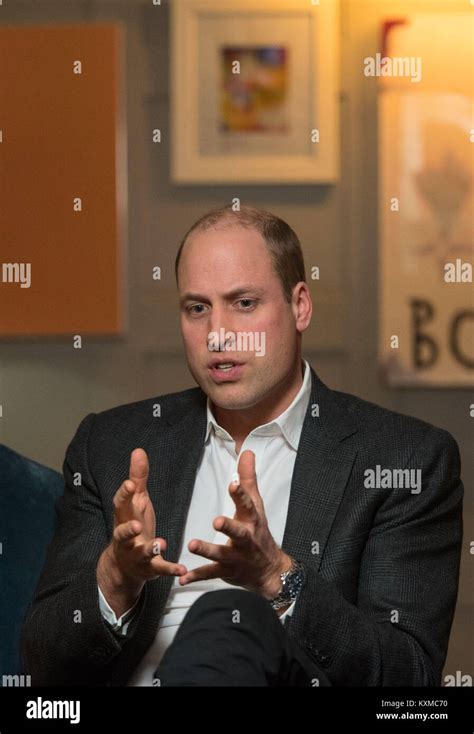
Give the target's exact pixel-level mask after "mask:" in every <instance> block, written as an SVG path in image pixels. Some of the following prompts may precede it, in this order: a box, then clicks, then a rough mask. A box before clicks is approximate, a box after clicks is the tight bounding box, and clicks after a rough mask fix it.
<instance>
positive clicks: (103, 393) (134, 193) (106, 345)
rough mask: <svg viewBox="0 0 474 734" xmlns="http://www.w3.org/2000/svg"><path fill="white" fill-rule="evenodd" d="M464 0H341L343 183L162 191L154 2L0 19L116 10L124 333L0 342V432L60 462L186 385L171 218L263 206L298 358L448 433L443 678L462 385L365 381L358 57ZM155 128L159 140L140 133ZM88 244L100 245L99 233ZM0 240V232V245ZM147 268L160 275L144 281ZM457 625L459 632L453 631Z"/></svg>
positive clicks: (364, 143) (39, 9)
mask: <svg viewBox="0 0 474 734" xmlns="http://www.w3.org/2000/svg"><path fill="white" fill-rule="evenodd" d="M465 5H466V3H465V2H462V1H461V2H458V1H457V0H451V2H450V3H449V5H448V4H446V3H435V2H421V1H420V0H412V1H411V2H392V1H391V0H380V1H378V0H373V1H372V2H370V1H369V0H342V2H341V9H342V12H341V34H342V35H341V40H342V96H341V117H342V139H341V144H342V178H341V182H340V184H338V185H337V186H334V187H324V186H304V187H298V186H279V185H275V186H263V187H260V186H240V185H235V186H234V185H231V186H230V185H228V186H174V185H173V184H172V183H171V182H170V180H169V140H170V137H171V136H172V134H173V131H172V130H170V126H169V120H168V115H169V101H170V89H169V82H168V71H169V30H168V21H169V8H168V3H166V2H165V1H164V0H163V5H162V6H153V5H152V3H151V0H150V1H149V2H148V1H145V0H97V1H96V2H93V1H87V0H68V1H67V2H65V1H64V0H60V1H58V0H51V1H50V0H42V2H41V3H38V2H37V0H15V2H9V0H4V3H3V6H2V8H1V10H0V22H4V23H7V24H9V23H21V24H48V23H69V22H84V21H90V22H97V21H100V22H102V21H107V22H108V21H120V22H122V23H124V25H125V27H126V35H127V50H126V62H127V63H126V70H127V71H126V73H127V80H126V86H127V116H128V142H129V147H128V168H129V228H128V258H129V272H128V280H127V283H126V289H127V293H128V299H129V330H128V333H127V334H126V335H125V336H124V337H123V338H122V339H119V340H116V341H95V342H89V343H88V342H87V339H85V340H83V348H82V350H74V349H73V348H72V343H70V342H67V343H66V342H65V341H55V342H52V341H48V340H36V341H35V342H28V341H26V342H22V343H15V342H5V341H3V342H1V343H0V403H1V404H2V405H3V418H1V419H0V442H2V443H5V444H7V445H9V446H11V447H12V448H14V449H16V450H17V451H19V452H22V453H24V454H26V455H27V456H30V457H31V458H33V459H36V460H37V461H40V462H42V463H45V464H48V465H50V466H53V467H56V468H58V469H59V468H60V467H61V464H62V460H63V456H64V452H65V449H66V446H67V444H68V443H69V441H70V439H71V437H72V435H73V433H74V431H75V429H76V427H77V425H78V423H79V421H80V420H81V418H82V417H83V416H84V415H86V414H87V413H88V412H91V411H93V412H97V411H100V410H103V409H106V408H108V407H111V406H113V405H117V404H120V403H125V402H130V401H133V400H137V399H141V398H144V397H147V396H150V395H157V394H160V393H164V392H169V391H174V390H180V389H183V388H185V387H189V386H191V385H192V380H191V378H190V376H189V374H188V372H187V368H186V365H185V362H184V360H183V356H182V349H181V340H180V334H179V327H178V319H177V313H176V300H175V299H176V294H175V290H174V275H173V262H174V256H175V253H176V249H177V245H178V243H179V240H180V238H181V236H182V234H183V233H184V231H185V229H186V228H187V227H188V226H190V225H191V224H192V223H193V221H194V220H195V219H197V218H198V217H199V216H200V215H201V214H202V213H203V212H205V211H206V210H208V209H210V208H213V207H215V206H218V205H223V204H225V203H229V202H230V200H231V199H232V198H233V197H234V196H238V197H240V198H241V200H242V202H245V203H252V204H254V205H256V206H262V207H265V208H268V209H270V210H272V211H274V212H275V213H276V214H278V215H279V216H281V217H283V218H284V219H286V220H287V221H288V222H289V223H290V224H292V225H293V226H294V227H295V229H296V230H297V232H298V234H299V235H300V238H301V241H302V245H303V249H304V253H305V259H306V263H307V268H308V269H309V268H310V267H311V265H318V266H319V267H320V270H321V280H320V281H313V282H312V289H313V295H314V299H315V303H316V313H315V319H314V324H313V327H312V329H311V332H310V333H309V334H308V337H307V339H306V352H305V356H306V357H307V358H308V359H309V360H310V362H311V363H312V364H313V366H314V367H315V368H316V369H317V371H318V372H319V374H320V376H321V377H322V379H323V380H324V381H326V382H327V383H328V384H329V385H331V386H332V387H334V388H337V389H343V390H345V391H347V392H354V393H356V394H358V395H360V396H361V397H364V398H366V399H369V400H372V401H374V402H378V403H381V404H382V405H384V406H386V407H388V408H391V409H395V410H398V411H401V412H406V413H409V414H412V415H416V416H418V417H420V418H423V419H425V420H428V421H430V422H432V423H434V424H436V425H439V426H442V427H444V428H446V429H447V430H449V431H451V432H452V433H453V434H454V436H455V438H456V439H457V441H458V442H459V445H460V449H461V454H462V457H463V463H464V479H465V485H466V512H465V528H466V530H465V542H464V553H463V567H462V577H461V592H460V599H459V603H458V609H457V613H456V619H455V625H454V629H453V633H452V638H451V645H450V652H449V656H448V661H447V665H446V671H445V672H446V673H448V672H449V673H451V672H455V671H456V670H461V671H462V672H463V673H470V674H471V675H473V674H474V665H473V662H474V661H473V656H472V651H471V650H472V645H469V644H466V643H467V642H469V641H472V615H473V611H474V597H473V592H472V589H473V588H474V584H473V578H472V564H473V559H474V556H472V555H470V553H469V542H470V540H471V538H472V533H473V527H474V511H473V504H472V490H471V487H472V479H473V474H474V467H473V462H472V427H471V426H472V423H471V422H470V421H472V419H470V418H469V411H468V406H469V403H470V402H473V400H472V397H471V396H470V394H469V392H468V391H467V390H455V391H453V390H390V389H387V388H385V387H384V386H382V385H381V384H380V382H379V380H378V374H377V366H376V334H377V226H378V223H377V130H376V110H377V108H376V104H377V100H376V89H375V84H374V83H373V80H368V79H367V78H365V77H364V76H363V74H362V71H361V70H362V68H363V65H362V59H363V58H364V57H365V56H367V55H373V54H375V52H376V51H377V50H379V33H380V30H379V27H380V22H381V20H382V19H386V18H387V17H397V16H403V15H405V14H406V15H409V14H411V13H413V12H419V11H429V12H432V11H435V10H437V9H438V8H439V11H440V12H443V11H445V9H446V8H447V7H448V9H449V10H465V9H466V8H465ZM156 127H159V128H161V130H162V136H163V137H162V140H163V142H162V143H161V144H160V145H156V144H153V143H152V140H151V132H152V130H153V128H156ZM97 246H100V244H99V243H98V244H97ZM0 247H1V243H0ZM154 265H159V266H160V267H161V269H162V280H161V281H158V282H157V281H153V280H152V277H151V272H152V267H153V266H154ZM468 625H470V627H469V626H468Z"/></svg>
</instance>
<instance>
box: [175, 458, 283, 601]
mask: <svg viewBox="0 0 474 734" xmlns="http://www.w3.org/2000/svg"><path fill="white" fill-rule="evenodd" d="M238 473H239V477H240V484H237V483H231V484H230V485H229V494H230V496H231V497H232V499H233V501H234V503H235V513H234V517H233V518H229V517H225V516H222V515H221V516H219V517H216V518H215V520H214V522H213V527H214V529H215V530H217V531H220V532H222V533H224V534H225V535H228V536H229V540H228V541H227V543H226V544H225V545H217V544H215V543H207V542H205V541H203V540H197V539H193V540H191V541H190V542H189V544H188V548H189V550H190V551H191V552H192V553H195V554H196V555H200V556H204V558H209V559H210V560H211V561H214V563H208V564H207V565H205V566H200V567H199V568H195V569H193V570H192V571H188V572H187V573H185V574H184V575H182V576H181V578H180V580H179V583H180V584H181V585H182V586H184V585H185V584H188V583H191V582H193V581H201V580H203V579H213V578H221V579H223V580H224V581H226V582H227V583H229V584H233V585H235V586H242V587H243V588H245V589H248V590H250V591H255V592H257V593H259V594H261V595H262V596H265V597H266V598H267V599H272V598H273V597H275V596H277V594H278V593H279V591H280V585H281V579H280V574H281V573H283V572H284V571H287V570H288V569H289V568H290V567H291V565H292V559H291V558H290V556H288V555H287V554H286V553H284V551H283V550H282V549H281V548H279V547H278V546H277V544H276V543H275V540H274V539H273V537H272V535H271V533H270V530H269V528H268V523H267V518H266V516H265V510H264V506H263V500H262V497H261V496H260V492H259V490H258V486H257V477H256V474H255V454H254V453H253V452H252V451H244V452H243V453H242V455H241V456H240V459H239V464H238Z"/></svg>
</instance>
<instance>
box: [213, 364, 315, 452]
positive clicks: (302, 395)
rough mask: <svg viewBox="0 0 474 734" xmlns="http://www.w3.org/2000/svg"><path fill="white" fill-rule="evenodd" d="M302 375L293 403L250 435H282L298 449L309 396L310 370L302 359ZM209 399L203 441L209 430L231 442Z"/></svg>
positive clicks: (230, 437) (231, 439)
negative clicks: (213, 411)
mask: <svg viewBox="0 0 474 734" xmlns="http://www.w3.org/2000/svg"><path fill="white" fill-rule="evenodd" d="M303 362H304V375H303V383H302V385H301V387H300V389H299V391H298V393H297V395H295V397H294V399H293V402H292V403H291V405H289V406H288V407H287V408H286V410H284V411H283V413H281V414H280V415H279V416H278V417H277V418H274V420H272V421H270V423H264V424H262V425H261V426H257V427H256V428H254V429H253V430H252V431H251V434H252V435H255V436H276V435H283V436H284V437H285V438H286V440H287V441H288V443H289V444H290V446H291V447H292V448H293V449H294V450H295V451H296V450H297V449H298V443H299V440H300V436H301V431H302V429H303V421H304V417H305V415H306V410H307V407H308V402H309V398H310V395H311V370H310V367H309V364H308V362H307V361H306V360H305V359H304V360H303ZM210 403H211V401H210V399H209V398H207V429H206V437H205V441H207V440H208V438H209V434H210V432H211V430H212V429H213V430H214V433H215V434H216V435H217V436H219V437H220V438H222V439H224V440H225V441H232V442H233V440H234V439H233V438H232V436H230V435H229V433H228V432H227V431H226V430H225V429H224V428H222V426H220V425H219V424H218V423H217V421H216V419H215V418H214V415H213V413H212V410H211V407H210Z"/></svg>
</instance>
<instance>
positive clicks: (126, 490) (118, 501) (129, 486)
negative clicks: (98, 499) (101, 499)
mask: <svg viewBox="0 0 474 734" xmlns="http://www.w3.org/2000/svg"><path fill="white" fill-rule="evenodd" d="M134 494H135V484H134V483H133V482H131V481H130V480H129V479H126V480H125V481H124V482H122V484H121V485H120V487H119V488H118V490H117V491H116V493H115V496H114V507H115V509H116V510H121V509H122V508H123V507H126V506H127V504H128V503H129V502H131V500H132V499H133V495H134Z"/></svg>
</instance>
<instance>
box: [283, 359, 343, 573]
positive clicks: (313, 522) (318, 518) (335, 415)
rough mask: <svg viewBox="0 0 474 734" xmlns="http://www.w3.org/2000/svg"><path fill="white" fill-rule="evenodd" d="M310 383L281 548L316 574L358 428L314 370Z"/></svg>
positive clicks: (340, 497)
mask: <svg viewBox="0 0 474 734" xmlns="http://www.w3.org/2000/svg"><path fill="white" fill-rule="evenodd" d="M311 380H312V386H311V397H310V401H309V405H308V409H307V411H306V416H305V420H304V423H303V430H302V432H301V438H300V443H299V446H298V453H297V456H296V461H295V466H294V470H293V477H292V482H291V490H290V501H289V506H288V514H287V518H286V526H285V532H284V536H283V542H282V548H283V550H284V551H285V553H288V555H290V556H293V557H295V558H297V559H298V560H300V561H303V562H306V563H310V564H311V565H312V566H313V568H315V569H316V570H318V569H319V566H320V563H321V558H322V555H323V552H324V548H325V546H326V543H327V539H328V536H329V533H330V530H331V526H332V524H333V522H334V519H335V517H336V513H337V510H338V507H339V504H340V502H341V500H342V496H343V493H344V489H345V487H346V484H347V481H348V479H349V475H350V471H351V468H352V465H353V463H354V459H355V456H356V453H357V451H356V449H355V448H354V446H353V444H352V442H350V441H346V442H345V443H344V440H345V439H346V438H347V437H348V436H350V435H351V434H353V433H355V432H356V430H357V427H356V425H355V422H354V421H353V419H352V417H351V416H350V415H349V413H347V411H346V410H345V409H344V407H343V406H342V405H341V404H340V402H339V401H337V400H336V399H335V396H334V393H333V392H332V391H331V390H329V389H328V388H327V387H326V386H325V385H324V384H323V383H322V382H321V380H320V379H319V378H318V377H317V375H316V373H315V372H314V370H313V369H311ZM316 406H317V407H316ZM317 410H319V417H318V415H317ZM313 413H315V415H313Z"/></svg>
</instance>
